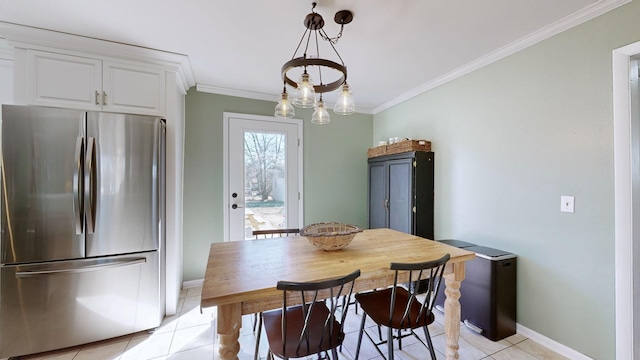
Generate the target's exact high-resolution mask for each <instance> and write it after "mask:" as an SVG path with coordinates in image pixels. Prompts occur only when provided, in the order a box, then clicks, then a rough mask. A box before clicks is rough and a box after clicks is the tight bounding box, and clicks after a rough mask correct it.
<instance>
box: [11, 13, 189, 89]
mask: <svg viewBox="0 0 640 360" xmlns="http://www.w3.org/2000/svg"><path fill="white" fill-rule="evenodd" d="M0 36H1V37H4V38H5V39H6V40H7V41H8V42H9V44H11V45H12V46H14V47H17V48H26V49H37V50H43V51H53V52H55V51H56V50H57V51H60V50H64V51H68V52H75V53H78V54H84V55H85V56H87V55H93V56H101V57H104V58H111V59H120V60H129V61H138V62H140V61H141V62H146V63H149V64H153V65H159V66H162V67H165V68H167V69H168V71H174V72H176V74H178V77H179V79H180V83H181V85H182V86H183V88H184V91H185V92H186V91H187V90H188V89H189V88H190V87H192V86H194V85H195V76H194V74H193V70H192V68H191V62H190V60H189V57H188V56H187V55H184V54H178V53H173V52H168V51H162V50H157V49H150V48H144V47H139V46H134V45H129V44H124V43H117V42H113V41H107V40H102V39H96V38H89V37H85V36H79V35H74V34H69V33H63V32H58V31H51V30H46V29H41V28H34V27H29V26H24V25H18V24H13V23H8V22H2V21H0ZM0 45H1V43H0ZM1 50H2V47H1V46H0V56H1V54H2V52H1Z"/></svg>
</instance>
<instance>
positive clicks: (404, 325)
mask: <svg viewBox="0 0 640 360" xmlns="http://www.w3.org/2000/svg"><path fill="white" fill-rule="evenodd" d="M447 261H449V254H447V255H445V256H443V257H442V258H440V259H438V260H433V261H428V262H423V263H414V264H401V263H391V270H394V271H395V278H394V282H393V287H390V288H387V289H383V290H378V291H372V292H367V293H361V294H356V296H355V297H356V301H357V302H358V303H359V304H360V307H361V308H362V310H363V314H362V322H361V324H360V335H359V336H358V346H357V347H356V356H355V360H358V356H359V354H360V345H361V343H362V334H363V333H364V334H365V335H367V337H368V338H369V340H371V342H372V343H373V344H374V345H375V346H376V350H378V352H379V353H380V355H382V357H383V358H384V357H385V356H384V354H383V353H382V351H381V350H380V345H383V344H385V343H386V344H387V350H388V358H387V359H389V360H393V339H397V340H398V349H400V350H402V338H403V337H406V336H410V335H413V336H415V337H416V338H417V339H418V340H419V341H420V342H421V343H422V344H423V345H424V346H426V347H427V348H428V349H429V352H430V353H431V359H432V360H436V354H435V351H434V349H433V344H432V343H431V336H430V335H429V328H428V326H427V325H429V324H431V323H433V321H434V320H435V317H434V315H433V312H432V310H433V305H434V304H435V301H436V297H437V295H438V288H439V287H440V284H441V282H442V274H443V272H444V267H445V265H446V263H447ZM407 272H408V273H409V282H407V283H404V285H403V284H402V283H398V281H399V280H398V275H399V274H400V273H407ZM422 293H424V294H422ZM423 296H424V300H422V301H421V300H420V298H422V297H423ZM367 316H369V317H370V318H371V319H372V320H373V321H374V322H375V323H376V324H377V325H378V331H380V326H385V327H387V330H388V331H387V339H386V340H381V341H378V342H376V341H375V340H373V338H372V337H371V335H369V334H368V333H367V331H366V330H365V328H364V326H365V320H366V318H367ZM420 327H422V328H423V329H424V335H425V337H426V340H427V344H425V343H424V341H422V339H420V337H419V336H418V335H417V334H416V333H415V331H414V329H417V328H420ZM394 330H396V331H397V335H396V336H394V335H393V331H394ZM402 331H405V333H404V334H403V333H402ZM407 331H408V333H407Z"/></svg>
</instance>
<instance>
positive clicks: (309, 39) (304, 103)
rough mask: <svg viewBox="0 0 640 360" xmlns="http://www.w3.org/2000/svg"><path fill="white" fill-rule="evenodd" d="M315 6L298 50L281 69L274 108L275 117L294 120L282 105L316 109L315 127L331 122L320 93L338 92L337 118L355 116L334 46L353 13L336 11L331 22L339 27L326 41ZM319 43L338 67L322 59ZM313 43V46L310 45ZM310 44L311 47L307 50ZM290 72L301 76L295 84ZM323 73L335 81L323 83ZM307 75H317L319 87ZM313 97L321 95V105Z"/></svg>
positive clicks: (345, 68) (340, 60) (326, 37)
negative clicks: (278, 96)
mask: <svg viewBox="0 0 640 360" xmlns="http://www.w3.org/2000/svg"><path fill="white" fill-rule="evenodd" d="M316 5H317V4H316V3H315V2H314V3H312V7H311V13H309V14H307V16H306V17H305V19H304V25H305V27H306V29H305V31H304V33H303V34H302V38H301V39H300V42H299V43H298V47H297V48H296V50H295V52H294V53H293V56H292V58H291V60H289V61H287V62H285V63H284V65H282V69H281V75H282V80H283V81H284V83H285V89H284V90H283V92H282V95H281V99H280V102H278V105H276V111H275V116H278V117H287V116H288V115H291V116H293V110H291V111H289V110H287V111H283V106H284V105H283V102H284V103H285V104H287V105H288V106H291V104H293V105H295V106H298V107H301V108H311V107H315V110H316V111H315V112H314V113H313V118H312V120H311V122H312V123H314V124H327V123H329V122H330V118H329V113H328V112H327V110H326V108H325V106H324V102H323V101H322V94H323V93H326V92H330V91H334V90H337V89H338V88H341V91H340V94H339V96H338V101H337V102H336V105H335V108H334V112H335V113H336V114H339V115H349V114H353V113H354V112H355V105H354V101H353V95H352V94H351V91H349V85H348V84H347V82H346V81H347V67H346V66H345V65H344V62H343V61H342V57H340V54H339V53H338V51H337V50H336V48H335V46H334V45H335V44H337V43H338V39H340V37H342V30H343V29H344V25H346V24H348V23H350V22H351V21H352V20H353V13H351V11H349V10H341V11H338V12H337V13H336V14H335V16H334V18H333V20H334V21H335V22H336V23H337V24H338V25H340V32H339V33H338V35H336V36H335V37H329V36H328V35H327V33H326V32H325V31H324V29H323V27H324V19H323V18H322V16H321V15H320V14H318V13H317V12H315V7H316ZM318 39H321V40H324V41H327V42H328V43H329V44H330V45H331V49H333V51H334V52H335V54H336V56H337V60H339V63H338V62H336V61H333V60H329V59H324V58H322V57H321V56H320V46H319V42H318V41H319V40H318ZM303 42H306V43H305V46H304V48H303V49H302V53H301V54H298V52H299V51H300V50H301V45H302V43H303ZM314 42H315V46H314V44H313V43H314ZM310 44H311V47H310V46H309V45H310ZM310 48H311V49H315V50H316V54H314V55H310V54H308V50H309V49H310ZM293 69H298V70H299V71H302V74H301V75H300V77H299V79H298V81H294V80H293V79H292V78H291V77H290V76H289V75H288V73H289V71H291V70H293ZM323 72H324V75H325V76H327V75H329V74H333V75H334V76H335V77H337V78H335V79H330V80H329V81H328V82H325V80H324V79H323V77H322V76H323ZM310 73H313V76H314V77H315V76H316V75H315V74H316V73H317V74H318V76H317V80H318V81H319V83H318V84H315V83H314V82H313V79H312V77H311V74H310ZM335 74H338V75H335ZM287 85H289V86H291V87H292V88H294V89H295V92H294V96H293V100H292V101H291V102H288V98H287V90H286V87H287ZM316 94H320V101H316ZM291 116H289V117H291Z"/></svg>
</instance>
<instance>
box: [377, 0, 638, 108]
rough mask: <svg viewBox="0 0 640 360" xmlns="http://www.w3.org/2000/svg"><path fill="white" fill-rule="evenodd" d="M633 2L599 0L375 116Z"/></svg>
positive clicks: (411, 92)
mask: <svg viewBox="0 0 640 360" xmlns="http://www.w3.org/2000/svg"><path fill="white" fill-rule="evenodd" d="M631 1H632V0H599V1H596V2H594V3H593V4H591V5H589V6H587V7H585V8H584V9H582V10H580V11H578V12H575V13H573V14H571V15H569V16H567V17H565V18H563V19H560V20H558V21H556V22H555V23H553V24H550V25H548V26H546V27H544V28H542V29H540V30H538V31H536V32H534V33H531V34H529V35H527V36H525V37H523V38H521V39H519V40H517V41H515V42H512V43H510V44H508V45H506V46H504V47H502V48H500V49H498V50H496V51H494V52H492V53H489V54H487V55H485V56H483V57H480V58H478V59H476V60H474V61H472V62H470V63H468V64H466V65H464V66H462V67H460V68H457V69H455V70H453V71H451V72H449V73H447V74H445V75H443V76H440V77H438V78H436V79H434V80H432V81H429V82H427V83H425V84H423V85H421V86H418V87H416V88H414V89H412V90H409V91H408V92H406V93H404V94H402V95H400V96H398V97H395V98H393V99H391V100H389V101H387V102H385V103H383V104H381V105H379V106H376V107H375V108H373V114H377V113H379V112H381V111H384V110H386V109H389V108H390V107H392V106H395V105H398V104H400V103H402V102H404V101H407V100H409V99H411V98H413V97H415V96H418V95H420V94H422V93H424V92H426V91H429V90H431V89H434V88H436V87H438V86H440V85H443V84H446V83H448V82H449V81H452V80H455V79H457V78H459V77H462V76H464V75H466V74H469V73H471V72H473V71H475V70H478V69H480V68H482V67H485V66H487V65H489V64H492V63H494V62H496V61H498V60H501V59H503V58H505V57H507V56H509V55H512V54H515V53H517V52H519V51H521V50H524V49H526V48H528V47H529V46H531V45H534V44H537V43H539V42H541V41H543V40H546V39H548V38H550V37H552V36H554V35H557V34H559V33H561V32H563V31H566V30H568V29H570V28H572V27H574V26H577V25H580V24H582V23H585V22H587V21H589V20H591V19H594V18H596V17H598V16H600V15H603V14H605V13H607V12H609V11H611V10H613V9H615V8H618V7H620V6H622V5H624V4H627V3H630V2H631Z"/></svg>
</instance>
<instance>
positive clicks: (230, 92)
mask: <svg viewBox="0 0 640 360" xmlns="http://www.w3.org/2000/svg"><path fill="white" fill-rule="evenodd" d="M196 90H197V91H200V92H206V93H211V94H219V95H227V96H235V97H241V98H249V99H254V100H264V101H273V102H278V100H279V98H280V97H279V95H280V94H278V95H274V94H265V93H261V92H256V91H247V90H237V89H228V88H222V87H217V86H211V85H204V84H198V85H196Z"/></svg>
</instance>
